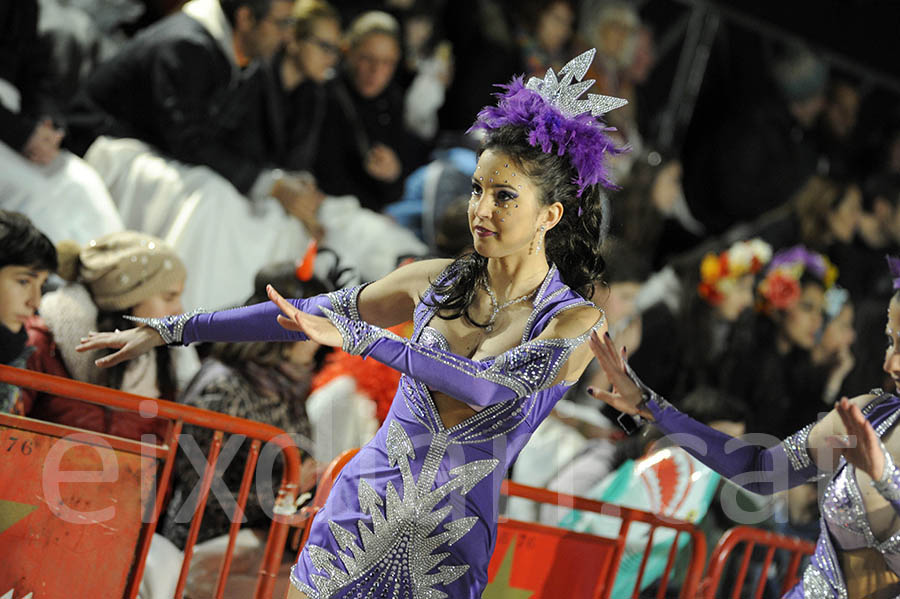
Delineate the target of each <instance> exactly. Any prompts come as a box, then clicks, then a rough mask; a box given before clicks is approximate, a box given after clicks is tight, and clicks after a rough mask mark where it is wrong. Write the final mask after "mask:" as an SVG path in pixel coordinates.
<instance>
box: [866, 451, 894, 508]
mask: <svg viewBox="0 0 900 599" xmlns="http://www.w3.org/2000/svg"><path fill="white" fill-rule="evenodd" d="M879 445H880V446H881V451H882V452H883V453H884V470H883V471H882V473H881V478H879V479H878V480H873V481H872V486H873V487H875V489H876V490H877V491H878V492H879V493H880V494H881V496H882V497H884V498H885V499H887V500H888V501H892V502H897V501H900V469H898V468H897V466H896V465H895V464H894V458H893V456H891V452H889V451H888V450H887V448H886V447H885V446H884V443H879Z"/></svg>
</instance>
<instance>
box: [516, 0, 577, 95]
mask: <svg viewBox="0 0 900 599" xmlns="http://www.w3.org/2000/svg"><path fill="white" fill-rule="evenodd" d="M523 8H524V10H523V15H522V27H523V31H522V32H521V34H520V35H519V47H520V51H521V53H522V63H523V64H524V65H525V77H526V79H527V78H528V77H540V78H542V79H543V77H544V74H545V73H546V72H547V69H549V68H552V69H553V70H554V71H556V72H559V70H560V68H562V66H563V65H564V64H565V63H566V62H568V60H569V59H570V58H571V57H572V56H573V55H574V54H573V51H572V48H571V42H572V38H573V35H574V33H575V6H574V5H573V4H572V3H571V2H570V1H569V0H555V1H553V2H545V1H543V0H534V1H532V2H530V3H528V4H526V5H525V6H524V7H523Z"/></svg>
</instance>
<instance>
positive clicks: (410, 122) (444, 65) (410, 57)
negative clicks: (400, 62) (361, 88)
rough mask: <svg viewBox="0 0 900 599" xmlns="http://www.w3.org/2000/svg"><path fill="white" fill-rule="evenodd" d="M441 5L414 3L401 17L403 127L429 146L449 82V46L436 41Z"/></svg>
mask: <svg viewBox="0 0 900 599" xmlns="http://www.w3.org/2000/svg"><path fill="white" fill-rule="evenodd" d="M443 4H444V2H440V3H438V4H435V3H431V2H428V3H426V2H421V1H420V2H417V3H416V4H415V5H414V6H413V7H412V8H411V10H410V11H409V12H408V13H407V14H406V15H405V16H404V17H403V20H402V22H403V41H404V51H405V60H404V63H405V65H404V66H405V69H404V71H405V73H403V74H404V75H406V77H407V78H409V79H410V82H409V84H408V85H406V87H407V89H406V97H405V98H404V107H403V123H404V125H405V126H406V128H407V129H409V131H410V132H412V133H414V134H415V135H416V136H417V137H419V139H421V140H423V141H424V142H426V143H429V142H431V141H433V140H434V139H435V137H436V136H437V133H438V128H439V120H438V111H439V110H440V109H441V107H442V106H443V105H444V100H445V99H446V94H447V87H448V86H449V85H450V82H451V80H452V78H453V67H454V57H453V45H452V44H451V43H450V42H449V41H448V40H446V39H439V35H440V34H441V33H442V32H441V31H440V23H439V22H438V18H439V14H440V10H441V9H442V8H443Z"/></svg>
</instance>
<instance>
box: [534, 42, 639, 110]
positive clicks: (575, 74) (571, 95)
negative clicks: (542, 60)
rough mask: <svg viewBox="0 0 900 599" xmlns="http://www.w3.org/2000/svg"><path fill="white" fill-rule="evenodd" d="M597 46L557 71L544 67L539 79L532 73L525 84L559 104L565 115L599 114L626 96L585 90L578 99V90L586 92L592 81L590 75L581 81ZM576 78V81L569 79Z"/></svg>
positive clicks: (611, 108) (621, 103)
mask: <svg viewBox="0 0 900 599" xmlns="http://www.w3.org/2000/svg"><path fill="white" fill-rule="evenodd" d="M596 53H597V50H596V49H594V48H591V49H590V50H588V51H587V52H585V53H583V54H579V55H578V56H576V57H575V58H573V59H572V60H570V61H569V62H567V63H566V64H565V65H564V66H563V68H561V69H560V70H559V74H558V75H557V74H556V73H554V72H553V69H552V68H550V69H547V74H546V75H544V78H543V79H540V78H538V77H532V78H531V79H529V80H528V83H526V84H525V87H526V88H528V89H530V90H532V91H536V92H537V93H539V94H540V95H541V96H542V97H543V98H544V99H545V100H547V102H549V103H550V104H552V105H553V106H556V107H557V108H559V109H560V110H561V111H562V112H563V113H565V114H567V115H569V116H578V115H579V114H584V113H586V112H589V113H591V116H595V117H597V116H601V115H604V114H606V113H607V112H609V111H610V110H615V109H616V108H620V107H622V106H625V105H626V104H628V100H625V99H624V98H615V97H613V96H602V95H600V94H588V95H587V99H586V100H579V99H578V98H580V97H581V94H583V93H584V92H586V91H587V90H588V89H590V87H591V86H592V85H594V80H593V79H588V80H587V81H582V79H584V76H585V75H586V74H587V70H588V67H590V66H591V63H592V62H593V61H594V54H596ZM573 81H577V83H573Z"/></svg>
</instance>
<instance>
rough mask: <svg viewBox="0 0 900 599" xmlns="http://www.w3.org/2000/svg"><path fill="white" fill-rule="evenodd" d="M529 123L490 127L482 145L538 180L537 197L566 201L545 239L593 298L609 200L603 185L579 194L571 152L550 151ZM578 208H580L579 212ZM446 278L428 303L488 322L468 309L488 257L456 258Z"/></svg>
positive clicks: (562, 268) (563, 270) (576, 284)
mask: <svg viewBox="0 0 900 599" xmlns="http://www.w3.org/2000/svg"><path fill="white" fill-rule="evenodd" d="M528 134H529V131H528V129H527V128H525V127H522V126H516V125H506V126H503V127H499V128H497V129H492V130H489V131H488V132H487V135H486V136H485V138H484V141H483V142H482V143H481V147H480V149H479V152H478V154H479V156H480V155H481V154H482V153H483V152H484V151H485V150H494V151H496V152H501V153H503V154H505V155H506V156H508V157H509V159H510V161H512V162H513V163H515V164H516V166H518V167H519V168H521V169H522V172H523V173H525V174H526V175H527V176H529V177H531V179H532V180H533V181H535V182H536V183H537V186H538V189H539V190H540V195H539V198H538V201H540V202H541V204H543V205H544V206H550V205H552V204H554V203H556V202H559V203H561V204H562V205H563V215H562V218H561V219H560V221H559V222H558V223H557V224H556V226H555V227H553V228H552V229H550V230H549V231H547V234H546V237H545V240H544V243H545V246H546V248H547V249H546V251H547V257H548V259H549V260H550V262H552V263H554V264H556V267H557V268H558V269H559V274H560V277H561V278H562V281H563V282H564V283H565V284H566V285H568V286H569V287H570V288H572V289H573V290H574V291H576V292H578V293H580V294H581V295H582V296H584V297H585V298H587V299H590V298H591V297H592V296H593V293H594V283H595V282H597V281H599V280H600V279H601V277H602V275H603V272H604V270H605V268H606V263H605V262H604V260H603V256H601V254H600V244H601V240H602V239H603V238H604V237H605V236H606V232H607V230H608V229H609V225H608V222H609V201H608V200H607V198H606V194H605V193H604V192H603V190H602V189H601V188H600V186H599V185H592V186H589V187H587V188H585V190H584V192H583V193H582V195H581V197H580V198H579V197H578V196H577V193H578V186H577V185H576V184H575V180H576V179H577V177H578V174H577V173H576V172H575V168H574V167H573V166H572V163H571V162H570V161H569V159H568V157H567V156H565V155H563V156H559V155H557V154H556V153H546V152H544V151H542V150H541V148H540V147H535V146H532V145H531V144H530V143H529V142H528ZM579 208H581V214H580V215H579ZM449 272H451V273H452V275H451V276H450V277H448V278H447V279H445V280H443V281H441V282H438V283H437V284H436V285H435V293H434V296H433V298H434V299H423V301H425V302H426V305H429V306H434V307H437V308H438V310H439V313H440V316H441V318H444V319H449V320H452V319H456V318H460V317H462V318H465V319H466V320H467V321H468V322H470V323H471V324H473V325H475V326H477V327H486V326H487V323H479V322H476V321H475V320H473V319H472V317H471V316H470V315H469V306H471V305H472V302H473V300H474V299H475V289H476V288H477V286H478V282H479V281H481V280H484V279H485V278H486V276H487V258H485V257H484V256H482V255H480V254H478V253H477V252H474V251H473V252H470V253H467V254H464V255H462V256H460V257H459V258H457V259H456V260H455V261H454V262H453V264H451V266H450V269H449Z"/></svg>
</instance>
